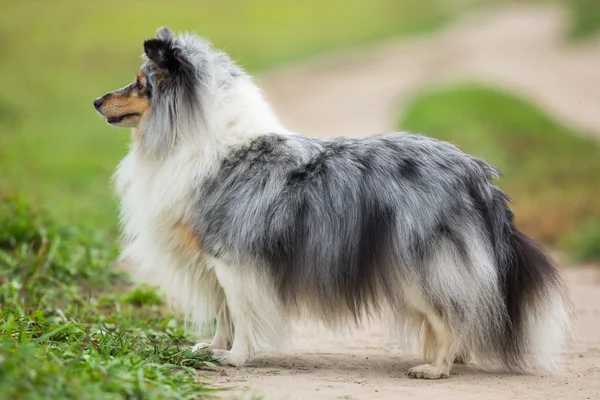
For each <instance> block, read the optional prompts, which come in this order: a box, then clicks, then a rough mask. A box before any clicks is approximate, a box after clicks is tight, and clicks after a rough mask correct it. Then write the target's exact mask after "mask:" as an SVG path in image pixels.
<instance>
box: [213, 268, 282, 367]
mask: <svg viewBox="0 0 600 400" xmlns="http://www.w3.org/2000/svg"><path fill="white" fill-rule="evenodd" d="M214 271H215V274H216V276H217V279H218V281H219V284H220V285H221V287H222V288H223V292H224V293H225V299H226V302H227V309H228V311H229V317H230V318H231V324H232V325H233V341H232V345H231V349H229V350H225V349H214V350H213V356H214V357H215V359H216V360H217V361H219V362H220V363H221V364H229V365H235V366H241V365H243V364H245V363H246V362H248V361H250V360H251V359H252V358H253V357H254V355H255V354H256V352H257V350H258V349H259V347H260V346H261V345H263V344H267V345H277V344H278V342H279V340H280V339H281V337H282V336H283V335H282V334H283V333H284V328H285V327H286V326H287V325H286V324H285V322H284V320H283V318H282V313H281V311H280V308H279V307H278V303H277V298H276V296H275V295H274V293H273V292H272V291H271V290H269V288H270V286H269V285H268V280H267V279H265V277H263V276H259V272H258V271H252V270H251V269H250V268H249V267H246V268H241V267H240V268H235V267H232V266H231V265H228V264H227V263H223V262H221V261H218V260H216V261H215V262H214Z"/></svg>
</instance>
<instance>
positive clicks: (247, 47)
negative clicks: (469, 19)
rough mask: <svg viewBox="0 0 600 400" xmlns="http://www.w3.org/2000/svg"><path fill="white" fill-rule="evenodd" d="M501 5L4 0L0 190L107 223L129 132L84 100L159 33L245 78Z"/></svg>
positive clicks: (583, 3)
mask: <svg viewBox="0 0 600 400" xmlns="http://www.w3.org/2000/svg"><path fill="white" fill-rule="evenodd" d="M509 1H510V0H456V1H447V2H446V1H436V0H330V1H326V2H323V1H315V0H307V1H296V2H291V1H279V0H255V1H247V0H222V1H216V0H196V1H192V0H187V1H186V0H174V1H170V2H168V3H165V2H159V1H156V0H149V1H143V2H142V1H116V0H105V1H102V2H80V1H75V0H54V1H44V0H28V1H23V2H5V4H3V6H2V12H1V13H0V54H1V56H0V89H1V90H0V188H1V187H4V188H6V187H14V188H16V189H17V190H19V191H21V192H23V193H25V194H26V195H27V196H28V198H30V199H31V200H32V201H33V202H34V203H36V204H43V205H47V206H48V208H49V210H50V212H51V213H53V214H55V215H57V216H59V217H61V218H68V219H70V220H71V221H77V223H78V224H89V225H90V226H93V227H94V228H106V227H109V228H115V227H116V215H117V213H116V207H115V202H114V200H113V198H112V196H111V191H110V185H109V181H110V175H111V173H112V171H113V170H114V168H115V166H116V164H117V163H118V161H119V159H120V158H122V156H123V155H124V154H125V152H126V150H127V143H128V136H129V135H128V133H127V132H126V131H125V130H120V129H118V128H111V127H108V126H107V125H106V124H105V123H104V122H103V121H102V119H101V118H99V117H98V116H97V115H96V112H95V111H94V109H93V108H92V101H93V99H94V98H96V97H98V96H100V95H102V94H104V93H105V92H107V91H109V90H113V89H115V88H118V87H121V86H123V85H125V84H127V83H129V82H130V81H131V80H132V79H133V77H134V74H135V72H136V71H137V68H138V67H139V65H140V55H141V52H142V41H143V40H144V39H146V38H148V37H151V36H153V35H154V32H155V30H156V28H157V27H158V26H161V25H167V26H170V27H171V28H173V29H175V30H189V31H197V32H198V33H200V34H202V35H205V36H207V37H208V38H210V40H212V41H213V42H214V43H215V45H216V46H217V47H220V48H224V49H225V50H226V51H227V52H228V53H229V54H230V55H231V56H232V57H233V58H234V59H235V60H238V61H239V62H240V64H242V65H243V66H245V67H247V68H248V69H249V70H250V71H252V72H255V71H258V70H264V69H265V68H269V67H272V66H274V65H279V64H282V63H287V62H291V61H294V60H297V59H299V58H303V57H307V56H311V55H314V54H318V53H323V52H327V51H331V50H337V49H342V48H346V47H349V46H361V45H367V44H369V43H372V42H375V41H378V40H381V39H384V38H389V37H392V36H400V35H406V34H411V33H416V32H421V31H426V30H431V29H433V28H435V27H438V26H440V25H441V24H443V23H444V22H446V21H449V20H450V19H451V18H452V17H454V16H456V15H458V14H460V13H462V12H464V11H465V10H468V9H471V8H473V7H474V6H478V5H482V4H483V5H485V4H495V3H501V4H502V3H507V2H509ZM533 1H535V0H533ZM544 1H558V2H561V3H562V4H564V5H566V6H567V7H569V8H570V9H571V10H572V11H573V16H574V22H575V23H574V25H573V26H574V28H573V32H575V33H576V34H577V35H582V34H584V33H589V32H592V31H593V30H594V29H595V28H596V27H597V26H598V25H599V24H598V16H599V15H600V11H599V10H598V5H597V4H598V2H597V1H596V0H544ZM578 32H580V33H578Z"/></svg>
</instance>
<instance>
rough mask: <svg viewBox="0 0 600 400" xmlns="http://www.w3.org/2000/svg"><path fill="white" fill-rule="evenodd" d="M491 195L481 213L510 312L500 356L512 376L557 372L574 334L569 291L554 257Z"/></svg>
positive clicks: (500, 197) (503, 199) (500, 196)
mask: <svg viewBox="0 0 600 400" xmlns="http://www.w3.org/2000/svg"><path fill="white" fill-rule="evenodd" d="M491 189H492V192H491V196H490V197H489V198H488V200H487V201H484V202H483V203H485V205H484V206H483V207H482V209H481V210H480V211H482V214H483V217H484V220H485V223H486V225H487V228H488V230H489V233H490V236H491V241H492V246H493V250H494V254H495V258H496V260H495V261H496V268H497V271H498V277H499V285H500V293H501V296H502V298H503V301H504V308H505V310H506V320H505V321H504V323H503V324H502V325H504V326H503V329H502V330H503V332H502V334H501V335H500V337H499V344H500V349H497V350H498V351H499V352H498V353H497V354H498V355H499V356H500V357H501V358H502V360H501V362H502V364H504V366H505V367H506V368H507V369H509V370H513V371H518V372H526V371H531V370H545V371H548V372H556V371H557V370H559V369H560V366H561V356H562V351H563V348H564V344H565V341H566V339H567V337H568V333H569V330H570V324H569V314H570V312H569V309H570V306H569V301H568V296H567V292H566V288H565V285H564V283H563V281H562V279H561V276H560V274H559V272H558V270H557V268H556V267H555V265H554V263H553V261H552V259H551V257H550V256H549V255H548V254H546V253H545V252H544V250H543V249H542V248H541V247H540V246H539V245H538V244H537V243H535V242H534V241H533V240H532V239H531V238H529V237H527V236H526V235H525V234H523V233H522V232H520V231H519V230H518V229H517V228H516V227H515V225H514V221H513V214H512V212H511V211H510V209H509V207H508V198H507V196H506V195H505V194H504V192H503V191H502V190H500V189H499V188H497V187H495V186H492V187H491ZM497 337H498V336H497Z"/></svg>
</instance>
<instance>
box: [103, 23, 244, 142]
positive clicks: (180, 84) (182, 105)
mask: <svg viewBox="0 0 600 400" xmlns="http://www.w3.org/2000/svg"><path fill="white" fill-rule="evenodd" d="M144 58H145V59H146V61H145V62H144V64H143V65H142V67H141V69H140V71H139V72H138V73H137V75H136V78H135V80H134V81H133V82H132V83H130V84H129V85H127V86H125V87H123V88H121V89H118V90H115V91H113V92H110V93H107V94H105V95H104V96H102V97H99V98H98V99H96V100H95V101H94V107H95V108H96V110H97V111H98V112H99V113H100V114H101V115H102V116H104V117H106V120H107V122H108V123H109V124H111V125H115V126H121V127H133V128H139V129H138V131H139V132H140V137H141V138H142V139H143V141H144V145H145V146H146V147H148V148H150V149H152V150H159V149H160V148H165V147H169V146H172V145H173V144H174V143H175V142H176V141H177V140H178V138H179V137H181V136H183V135H185V134H190V132H192V131H193V132H199V131H202V128H201V127H199V125H200V124H202V123H205V122H206V121H207V120H208V119H209V117H211V116H207V115H206V114H208V111H207V110H209V109H210V110H214V109H215V104H221V103H222V98H223V96H224V93H223V92H224V91H225V90H226V89H227V88H228V87H231V83H232V82H233V81H234V80H236V79H238V78H240V77H242V76H245V74H244V73H243V72H242V70H240V69H239V68H238V67H237V66H235V64H234V63H233V62H231V60H230V59H229V58H228V57H227V56H226V55H225V54H223V53H220V52H218V51H214V50H213V49H212V48H211V46H210V44H209V43H208V42H207V41H205V40H204V39H202V38H200V37H198V36H196V35H181V36H177V37H176V36H174V35H173V33H172V32H171V31H170V30H169V29H167V28H164V27H163V28H160V29H159V30H158V31H157V34H156V38H153V39H148V40H146V41H145V42H144ZM212 114H215V113H214V111H213V112H212ZM213 119H214V118H213Z"/></svg>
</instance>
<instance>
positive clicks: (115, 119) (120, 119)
mask: <svg viewBox="0 0 600 400" xmlns="http://www.w3.org/2000/svg"><path fill="white" fill-rule="evenodd" d="M138 116H140V114H139V113H131V114H123V115H120V116H118V117H108V118H106V122H108V123H109V124H112V125H114V124H120V123H121V122H123V120H125V119H127V118H131V117H138Z"/></svg>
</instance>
